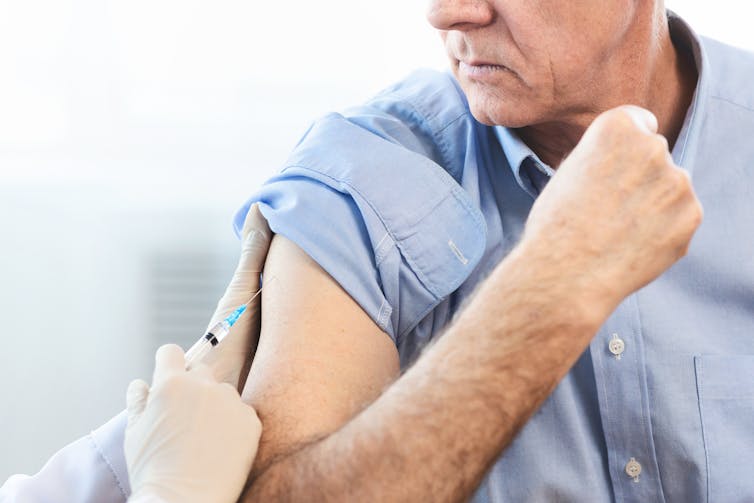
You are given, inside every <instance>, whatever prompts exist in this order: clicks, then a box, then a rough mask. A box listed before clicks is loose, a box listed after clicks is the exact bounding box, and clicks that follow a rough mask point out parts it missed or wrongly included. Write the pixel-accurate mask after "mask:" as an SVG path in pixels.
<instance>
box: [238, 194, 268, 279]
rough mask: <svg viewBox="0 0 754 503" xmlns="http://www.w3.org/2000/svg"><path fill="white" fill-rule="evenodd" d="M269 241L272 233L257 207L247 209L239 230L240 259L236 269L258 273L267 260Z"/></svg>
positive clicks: (256, 205) (255, 205)
mask: <svg viewBox="0 0 754 503" xmlns="http://www.w3.org/2000/svg"><path fill="white" fill-rule="evenodd" d="M271 240H272V231H271V230H270V226H269V225H268V224H267V219H265V218H264V216H263V215H262V212H261V211H259V205H258V204H256V203H255V204H253V205H252V206H251V208H249V212H248V213H247V214H246V219H245V220H244V223H243V228H242V229H241V259H240V261H239V264H238V269H239V270H240V269H243V270H244V271H245V272H256V273H259V272H260V271H261V270H262V268H263V266H264V261H265V259H266V258H267V250H268V249H269V248H270V241H271Z"/></svg>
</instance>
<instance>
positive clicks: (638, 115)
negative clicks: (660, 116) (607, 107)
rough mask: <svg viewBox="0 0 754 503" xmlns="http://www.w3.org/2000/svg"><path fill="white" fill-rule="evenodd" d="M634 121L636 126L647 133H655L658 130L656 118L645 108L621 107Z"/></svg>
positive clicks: (634, 106)
mask: <svg viewBox="0 0 754 503" xmlns="http://www.w3.org/2000/svg"><path fill="white" fill-rule="evenodd" d="M621 108H622V109H623V110H625V111H626V112H627V113H628V115H630V116H631V118H632V119H633V120H634V122H635V123H636V125H637V126H638V127H639V128H641V129H643V130H645V131H647V132H648V133H652V134H654V133H657V129H658V128H659V125H658V122H657V117H656V116H655V114H653V113H652V112H650V111H649V110H647V109H646V108H641V107H637V106H636V105H625V106H623V107H621Z"/></svg>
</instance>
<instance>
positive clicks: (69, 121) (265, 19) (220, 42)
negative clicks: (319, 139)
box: [0, 0, 754, 483]
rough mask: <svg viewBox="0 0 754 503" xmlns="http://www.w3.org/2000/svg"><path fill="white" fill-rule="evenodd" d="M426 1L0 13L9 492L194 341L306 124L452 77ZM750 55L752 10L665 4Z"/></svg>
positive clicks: (43, 5) (73, 6) (113, 0)
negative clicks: (412, 77)
mask: <svg viewBox="0 0 754 503" xmlns="http://www.w3.org/2000/svg"><path fill="white" fill-rule="evenodd" d="M424 4H425V2H422V1H412V0H381V1H379V2H355V1H353V0H328V1H322V2H316V1H314V2H311V1H310V2H307V1H303V0H301V1H298V2H259V1H252V2H248V1H241V0H215V1H213V2H204V1H198V0H182V1H178V0H148V1H147V0H0V69H1V71H0V326H2V327H3V328H4V330H5V334H4V335H2V336H0V340H1V341H2V348H1V349H0V383H1V384H0V483H1V482H2V481H3V480H4V479H5V478H6V477H7V476H8V475H9V474H11V473H14V472H27V473H29V472H34V471H36V470H37V469H39V467H40V466H41V464H42V463H43V462H44V460H45V459H46V458H47V457H48V456H49V455H50V454H51V453H52V452H53V451H54V450H55V449H56V448H57V447H59V446H62V445H63V444H64V443H66V442H68V441H69V440H72V439H74V438H76V437H77V436H79V435H82V434H84V433H86V432H87V431H88V430H89V429H90V428H92V427H95V426H96V425H97V424H98V423H100V422H101V421H103V420H105V419H106V418H108V417H109V416H110V415H112V414H114V413H116V412H117V411H118V410H119V409H120V408H122V406H123V394H124V390H125V386H126V384H127V383H128V381H129V380H130V379H132V378H134V377H147V376H148V374H149V372H150V370H151V356H152V352H153V350H154V349H155V348H156V347H157V345H159V344H160V343H162V342H165V341H167V340H176V341H179V342H182V343H184V344H188V343H190V342H191V341H193V339H194V338H196V337H198V336H199V335H200V332H201V331H202V330H203V328H204V323H205V321H206V319H207V317H208V316H209V315H210V313H211V311H212V307H213V304H214V302H215V299H216V297H217V296H218V295H219V294H220V293H221V291H222V289H223V285H224V283H225V281H226V280H227V278H228V275H229V274H230V271H231V270H232V267H233V265H234V261H235V258H236V256H235V254H236V246H237V245H236V242H235V238H234V236H233V235H232V233H231V228H230V220H231V217H232V214H233V212H234V211H235V210H236V208H237V207H239V206H240V205H241V203H242V202H243V200H244V199H245V198H246V197H247V196H248V195H249V194H250V193H251V192H252V191H253V190H254V188H255V187H257V186H258V185H259V184H260V183H261V182H262V181H263V180H264V179H266V178H267V177H269V176H270V175H272V174H273V173H274V172H275V171H276V169H277V167H278V165H279V164H280V163H281V162H282V161H283V160H284V158H285V156H286V154H287V151H288V150H289V149H290V148H291V147H292V146H293V144H294V143H295V142H296V140H297V139H298V136H299V135H300V134H301V133H302V132H303V131H304V129H305V128H306V125H307V124H308V123H309V121H310V120H312V119H313V118H315V117H316V116H318V115H320V114H322V113H325V112H327V111H330V110H334V109H339V108H343V107H345V106H348V105H351V104H356V103H358V102H360V101H362V100H363V99H365V98H367V97H368V96H370V95H371V94H373V93H374V92H376V91H378V90H379V89H380V88H382V87H384V86H386V85H388V84H389V83H391V82H393V81H395V80H397V79H399V78H400V77H402V76H403V75H405V74H406V73H408V72H409V71H410V70H411V69H413V68H415V67H418V66H431V67H443V66H444V57H443V54H442V50H441V48H440V45H439V43H438V42H437V40H436V35H435V34H434V33H433V32H432V30H431V29H430V28H429V27H428V26H427V25H426V23H425V22H424V20H423V9H424ZM669 4H670V6H671V7H672V8H674V9H676V10H677V11H678V12H680V13H682V14H685V15H687V17H688V18H689V19H690V20H692V21H694V22H695V23H696V25H697V26H699V27H700V30H701V31H703V32H707V33H710V34H712V35H715V36H717V37H718V38H721V39H724V40H729V41H731V42H734V43H737V44H739V45H744V46H749V47H754V37H752V35H750V33H749V29H748V26H747V25H745V24H744V23H745V21H746V19H747V18H748V16H746V15H744V14H745V13H744V12H743V9H744V7H743V6H744V5H745V3H744V2H733V1H730V0H729V1H727V2H726V1H722V0H721V1H718V2H716V3H715V7H712V6H711V5H710V4H709V2H701V1H699V2H682V1H673V2H669Z"/></svg>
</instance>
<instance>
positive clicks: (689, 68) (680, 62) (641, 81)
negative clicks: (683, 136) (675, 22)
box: [517, 14, 698, 168]
mask: <svg viewBox="0 0 754 503" xmlns="http://www.w3.org/2000/svg"><path fill="white" fill-rule="evenodd" d="M656 30H657V31H656V33H652V34H647V36H645V37H644V38H645V39H646V40H647V42H646V43H644V44H643V45H642V44H633V47H634V49H633V55H630V54H629V55H627V56H626V57H624V60H623V61H625V63H623V65H629V64H631V63H630V62H631V61H633V62H636V61H646V62H648V64H647V67H646V68H645V69H644V71H642V70H641V69H640V67H639V66H638V65H636V66H633V67H632V68H633V70H632V75H631V77H630V78H629V77H627V76H626V75H625V74H623V75H616V77H615V79H614V81H613V82H611V81H610V79H607V81H606V84H605V88H606V89H610V91H611V92H610V93H608V94H607V95H605V96H601V97H600V99H599V101H598V102H597V103H594V104H593V106H592V108H593V109H592V110H591V111H589V112H587V113H583V112H582V113H579V114H575V115H574V116H573V117H570V118H568V119H566V120H564V121H554V122H545V123H542V124H537V125H533V126H528V127H524V128H521V129H518V130H517V132H518V134H519V135H520V136H521V139H522V140H523V141H524V142H525V143H526V144H527V145H528V146H529V148H531V149H532V150H533V151H534V152H535V153H536V154H537V155H538V156H539V158H540V159H542V161H543V162H545V163H547V164H548V165H550V166H552V167H553V168H557V167H558V165H560V163H561V162H562V160H563V159H564V158H565V157H566V156H568V154H569V153H570V152H571V150H573V148H574V147H575V146H576V144H577V143H578V142H579V141H580V139H581V136H582V135H583V134H584V131H586V129H587V128H588V127H589V125H590V124H591V123H592V121H593V120H594V119H595V118H596V117H597V116H598V115H599V114H600V113H602V112H604V111H606V110H609V109H611V108H614V107H616V106H619V105H624V104H632V105H638V106H641V107H644V108H646V109H648V110H650V111H652V112H653V113H654V114H655V116H657V120H658V123H659V131H658V132H659V133H660V134H662V135H663V136H665V137H666V138H667V140H668V144H669V145H670V148H671V149H672V148H673V145H674V144H675V141H676V139H677V138H678V135H679V134H680V132H681V129H682V127H683V123H684V120H685V117H686V112H687V110H688V108H689V106H690V104H691V101H692V99H693V95H694V89H695V88H696V83H697V79H698V74H697V69H696V63H695V62H694V57H693V54H692V51H691V48H690V47H688V44H687V42H686V41H683V40H677V41H675V44H674V40H673V39H672V37H671V33H670V31H669V28H668V23H667V18H665V17H664V14H663V17H662V21H658V24H657V26H656ZM653 37H656V38H654V40H655V42H654V43H653V42H652V41H651V39H652V38H653ZM636 47H638V49H636ZM623 65H620V66H623ZM626 67H629V66H626ZM624 71H625V68H624Z"/></svg>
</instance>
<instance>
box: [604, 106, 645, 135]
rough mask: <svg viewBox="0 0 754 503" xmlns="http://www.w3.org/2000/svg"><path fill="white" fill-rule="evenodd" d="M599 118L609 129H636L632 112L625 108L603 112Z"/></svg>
mask: <svg viewBox="0 0 754 503" xmlns="http://www.w3.org/2000/svg"><path fill="white" fill-rule="evenodd" d="M598 120H601V124H602V126H603V127H604V128H606V129H608V130H616V131H622V130H626V129H636V124H635V123H634V120H633V118H632V117H631V114H630V113H629V112H628V111H627V110H626V109H625V108H621V107H619V108H613V109H611V110H608V111H606V112H603V113H602V114H601V115H600V116H599V117H598Z"/></svg>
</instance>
